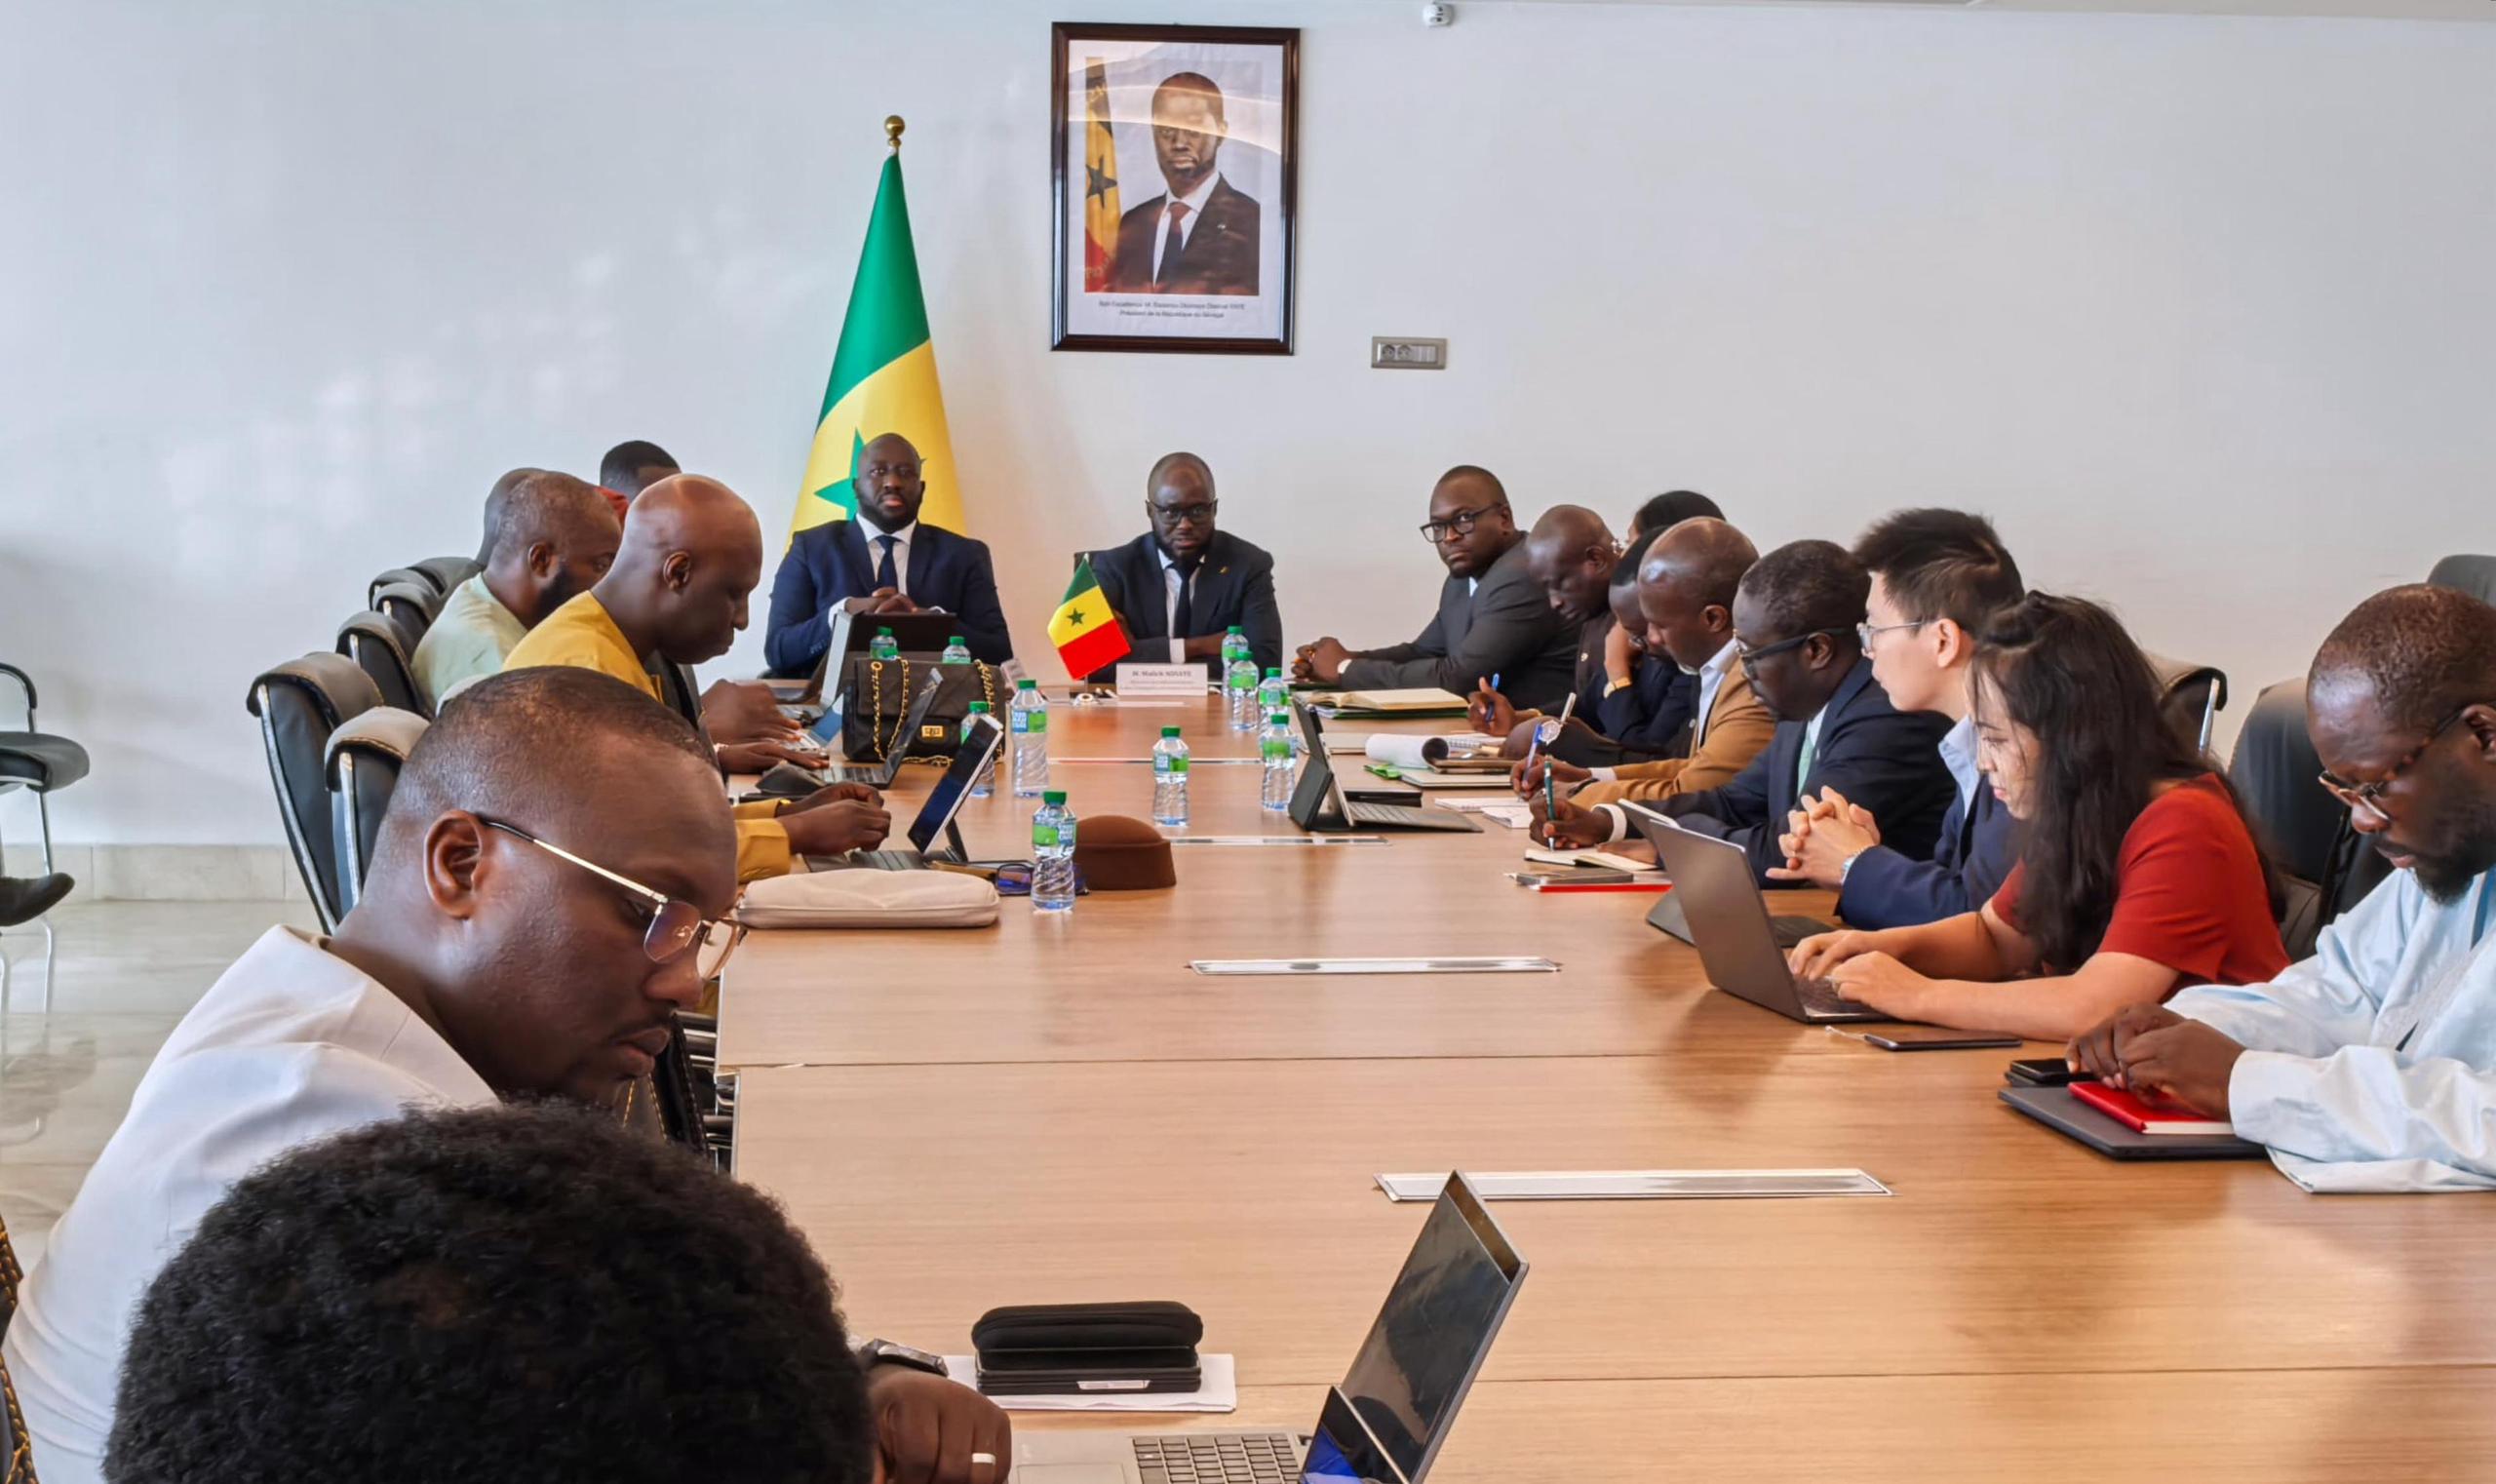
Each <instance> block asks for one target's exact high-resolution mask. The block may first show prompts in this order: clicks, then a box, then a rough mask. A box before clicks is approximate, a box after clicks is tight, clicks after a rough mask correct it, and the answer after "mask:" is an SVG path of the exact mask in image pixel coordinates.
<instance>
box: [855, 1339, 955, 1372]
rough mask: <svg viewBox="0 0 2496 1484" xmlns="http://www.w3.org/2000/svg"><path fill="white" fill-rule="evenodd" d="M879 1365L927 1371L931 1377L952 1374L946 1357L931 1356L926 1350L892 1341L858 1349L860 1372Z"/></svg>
mask: <svg viewBox="0 0 2496 1484" xmlns="http://www.w3.org/2000/svg"><path fill="white" fill-rule="evenodd" d="M878 1365H897V1366H902V1367H905V1368H907V1369H909V1370H913V1371H925V1372H926V1373H927V1374H928V1375H930V1376H947V1375H950V1374H951V1373H950V1372H948V1371H947V1370H946V1369H945V1357H944V1356H942V1355H931V1354H929V1353H928V1352H927V1351H925V1350H915V1349H912V1348H911V1347H909V1346H906V1345H896V1344H894V1343H893V1342H892V1341H890V1340H870V1341H868V1342H867V1343H866V1344H865V1345H862V1346H860V1347H858V1368H859V1369H860V1370H862V1371H863V1370H866V1369H868V1368H869V1367H871V1366H878Z"/></svg>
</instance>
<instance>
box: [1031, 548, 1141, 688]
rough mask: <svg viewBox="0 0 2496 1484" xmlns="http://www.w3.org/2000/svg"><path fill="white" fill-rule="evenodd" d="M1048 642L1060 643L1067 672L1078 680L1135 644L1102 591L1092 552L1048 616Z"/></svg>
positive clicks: (1077, 566) (1113, 661)
mask: <svg viewBox="0 0 2496 1484" xmlns="http://www.w3.org/2000/svg"><path fill="white" fill-rule="evenodd" d="M1049 642H1050V643H1051V644H1056V645H1057V657H1058V658H1059V659H1061V660H1064V661H1065V662H1066V673H1067V674H1069V675H1071V676H1073V677H1074V678H1075V679H1076V680H1078V681H1079V680H1081V679H1083V678H1084V677H1085V676H1087V675H1090V674H1091V673H1092V672H1093V671H1095V670H1098V669H1101V668H1102V667H1103V666H1106V665H1114V664H1116V663H1117V662H1118V661H1120V660H1122V659H1124V658H1126V657H1127V655H1128V653H1129V652H1130V651H1131V650H1132V649H1133V648H1134V647H1135V646H1134V645H1133V644H1128V643H1127V629H1126V625H1124V624H1122V623H1120V622H1118V615H1117V613H1116V612H1115V611H1113V610H1112V608H1111V607H1110V600H1109V599H1108V598H1106V597H1104V596H1103V595H1102V592H1101V582H1100V579H1099V578H1097V577H1095V576H1093V575H1092V558H1091V557H1090V555H1089V554H1087V555H1085V556H1084V558H1083V559H1082V560H1081V561H1079V562H1077V563H1076V564H1075V565H1074V580H1073V582H1070V583H1068V584H1067V586H1066V601H1065V602H1064V603H1061V604H1059V605H1057V616H1056V617H1055V618H1052V619H1050V620H1049Z"/></svg>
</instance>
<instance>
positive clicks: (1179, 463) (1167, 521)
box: [1086, 453, 1283, 683]
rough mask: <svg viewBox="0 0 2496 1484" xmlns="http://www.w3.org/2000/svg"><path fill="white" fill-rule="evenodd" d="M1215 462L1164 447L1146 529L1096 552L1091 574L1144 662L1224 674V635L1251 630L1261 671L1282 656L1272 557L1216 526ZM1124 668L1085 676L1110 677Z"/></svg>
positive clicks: (1147, 484) (1151, 480)
mask: <svg viewBox="0 0 2496 1484" xmlns="http://www.w3.org/2000/svg"><path fill="white" fill-rule="evenodd" d="M1218 508H1219V503H1218V502H1217V501H1216V499H1215V498H1214V488H1213V469H1212V468H1211V466H1209V465H1208V464H1206V463H1205V461H1204V460H1203V459H1201V458H1198V457H1197V456H1196V455H1194V454H1193V453H1165V454H1163V455H1162V456H1161V457H1160V458H1158V459H1156V460H1155V461H1154V462H1153V465H1152V469H1151V471H1150V473H1148V474H1147V475H1146V476H1145V481H1144V518H1145V520H1146V521H1147V522H1148V523H1149V528H1148V529H1147V530H1146V531H1145V533H1144V534H1143V535H1140V536H1138V537H1136V538H1135V539H1134V540H1132V541H1129V542H1128V543H1127V544H1126V545H1124V546H1117V547H1112V548H1111V549H1110V550H1108V551H1096V552H1094V553H1093V554H1092V575H1093V576H1094V577H1096V578H1098V579H1100V583H1101V592H1102V595H1103V596H1105V597H1107V598H1108V599H1109V600H1110V606H1111V607H1112V608H1113V609H1115V610H1116V611H1117V614H1118V617H1119V619H1120V620H1121V621H1122V622H1124V623H1125V625H1126V631H1127V638H1128V639H1130V640H1132V641H1134V643H1135V653H1134V654H1133V655H1132V656H1131V657H1132V658H1134V659H1137V660H1145V661H1153V662H1162V661H1166V662H1168V663H1170V664H1174V665H1182V664H1196V665H1201V666H1203V667H1204V669H1205V673H1206V675H1207V676H1208V678H1210V679H1215V680H1219V679H1221V676H1220V673H1219V672H1220V671H1221V669H1222V641H1223V637H1224V636H1225V635H1227V634H1228V633H1229V632H1230V630H1231V628H1232V626H1233V625H1236V626H1237V627H1239V628H1241V629H1243V630H1245V631H1246V632H1247V635H1248V649H1249V652H1250V653H1251V654H1252V655H1253V656H1254V657H1255V659H1256V661H1257V673H1258V674H1260V675H1263V674H1264V673H1265V672H1266V671H1267V669H1269V668H1279V667H1280V666H1281V664H1282V662H1283V615H1282V609H1281V608H1280V607H1279V606H1278V605H1276V604H1275V602H1274V559H1273V558H1272V557H1270V556H1268V555H1267V553H1266V551H1265V549H1264V548H1263V547H1259V546H1252V545H1250V544H1249V543H1248V542H1246V541H1243V540H1241V539H1239V538H1238V537H1237V536H1234V535H1232V534H1231V533H1230V532H1229V531H1227V530H1221V529H1218V528H1216V527H1215V524H1214V515H1215V512H1216V511H1217V509H1218ZM1116 676H1117V667H1116V666H1114V665H1112V666H1109V667H1107V668H1105V669H1102V670H1100V671H1098V672H1096V673H1094V674H1093V675H1091V676H1089V677H1086V679H1089V680H1092V681H1096V682H1101V683H1107V682H1109V681H1112V680H1114V679H1116Z"/></svg>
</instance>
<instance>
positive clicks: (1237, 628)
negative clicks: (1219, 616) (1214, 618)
mask: <svg viewBox="0 0 2496 1484" xmlns="http://www.w3.org/2000/svg"><path fill="white" fill-rule="evenodd" d="M1230 632H1231V633H1233V634H1245V633H1247V632H1248V631H1247V630H1246V629H1243V628H1241V627H1240V626H1239V625H1237V624H1232V625H1231V626H1230Z"/></svg>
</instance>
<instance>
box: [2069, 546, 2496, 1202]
mask: <svg viewBox="0 0 2496 1484" xmlns="http://www.w3.org/2000/svg"><path fill="white" fill-rule="evenodd" d="M2306 731H2307V733H2308V734H2309V735H2310V736H2311V737H2312V738H2313V740H2314V748H2315V751H2316V753H2318V754H2319V755H2320V757H2321V760H2322V765H2323V773H2322V786H2323V787H2324V788H2326V789H2328V790H2330V792H2331V793H2332V794H2333V795H2334V796H2335V797H2337V798H2338V800H2339V801H2340V802H2341V803H2342V804H2343V805H2344V806H2346V807H2347V808H2348V810H2349V824H2350V827H2351V828H2352V829H2354V830H2355V831H2356V832H2357V833H2358V836H2359V839H2361V840H2366V841H2368V842H2370V843H2371V844H2372V846H2373V848H2374V849H2375V851H2376V852H2377V853H2378V854H2380V855H2382V856H2383V857H2384V858H2385V859H2386V860H2388V861H2390V862H2391V863H2392V866H2393V875H2392V876H2390V877H2389V878H2387V879H2385V880H2384V882H2383V884H2382V885H2380V886H2377V887H2376V888H2375V889H2374V890H2373V891H2372V892H2369V893H2368V894H2367V896H2366V899H2365V900H2364V901H2362V902H2360V903H2359V904H2358V905H2357V906H2356V907H2355V908H2353V909H2351V910H2350V911H2349V912H2348V913H2346V914H2344V915H2343V916H2341V917H2340V918H2337V919H2335V920H2334V921H2333V922H2332V923H2331V924H2330V925H2329V926H2327V927H2325V928H2323V929H2322V933H2321V936H2320V937H2319V938H2318V939H2316V941H2315V946H2314V957H2311V958H2308V959H2306V960H2305V961H2304V962H2302V963H2298V964H2295V965H2293V966H2291V967H2290V968H2289V969H2288V970H2287V971H2286V972H2285V973H2283V974H2281V975H2280V977H2279V978H2277V979H2275V980H2273V981H2272V982H2271V983H2269V984H2248V985H2242V986H2236V987H2220V986H2208V987H2203V988H2194V989H2186V990H2183V991H2180V992H2179V993H2177V994H2176V996H2174V997H2173V998H2171V999H2169V1000H2167V1002H2166V1003H2165V1004H2164V1005H2156V1006H2141V1007H2137V1008H2134V1009H2130V1010H2125V1011H2123V1012H2121V1013H2119V1014H2117V1015H2116V1016H2115V1017H2114V1018H2113V1019H2111V1020H2109V1021H2107V1022H2106V1023H2105V1024H2104V1025H2102V1026H2099V1027H2098V1028H2096V1029H2095V1030H2093V1031H2091V1032H2089V1033H2088V1034H2087V1035H2083V1036H2081V1037H2080V1038H2079V1039H2078V1040H2075V1041H2074V1042H2072V1045H2071V1061H2072V1065H2073V1066H2075V1067H2077V1068H2079V1069H2080V1070H2082V1071H2084V1072H2086V1073H2088V1074H2092V1075H2095V1076H2097V1077H2100V1078H2101V1079H2103V1080H2106V1081H2109V1082H2112V1083H2114V1084H2115V1085H2116V1086H2118V1087H2126V1086H2127V1087H2131V1088H2133V1089H2136V1090H2138V1091H2140V1092H2143V1093H2147V1094H2150V1095H2153V1096H2157V1097H2164V1098H2170V1099H2173V1100H2174V1101H2176V1102H2178V1103H2181V1104H2183V1105H2184V1106H2185V1107H2188V1108H2191V1109H2193V1110H2194V1111H2196V1112H2198V1113H2203V1115H2205V1116H2208V1117H2213V1118H2224V1119H2227V1120H2229V1121H2230V1122H2232V1123H2234V1124H2235V1127H2236V1132H2237V1134H2238V1136H2239V1137H2241V1138H2245V1139H2250V1140H2253V1141H2254V1142H2256V1143H2259V1144H2263V1145H2267V1146H2269V1148H2270V1150H2271V1158H2272V1161H2273V1162H2274V1163H2275V1164H2277V1165H2278V1166H2279V1167H2280V1169H2281V1172H2282V1173H2284V1174H2286V1175H2287V1176H2288V1178H2289V1179H2291V1180H2294V1181H2295V1182H2296V1183H2297V1184H2299V1185H2301V1186H2303V1187H2305V1188H2306V1189H2307V1190H2309V1191H2484V1190H2488V1189H2491V1188H2496V954H2491V953H2489V952H2488V950H2487V945H2488V942H2489V940H2490V938H2491V936H2496V608H2491V607H2489V606H2488V605H2486V604H2484V603H2481V602H2479V601H2478V600H2477V599H2476V598H2473V597H2471V596H2469V595H2468V594H2466V593H2457V592H2453V591H2451V590H2449V589H2445V588H2437V587H2426V586H2418V587H2397V588H2393V589H2391V590H2390V591H2388V592H2383V593H2378V594H2376V595H2375V596H2374V597H2372V598H2369V599H2367V600H2366V601H2365V602H2364V603H2361V604H2359V605H2358V606H2357V609H2356V610H2355V611H2354V612H2352V613H2350V614H2349V616H2348V617H2347V618H2344V619H2342V620H2341V622H2340V626H2339V627H2338V628H2336V629H2334V630H2332V631H2331V636H2330V637H2329V638H2328V639H2326V640H2324V641H2323V643H2322V648H2321V651H2320V653H2318V654H2316V655H2315V658H2314V667H2313V669H2312V671H2311V672H2310V673H2309V674H2308V676H2307V678H2306Z"/></svg>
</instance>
